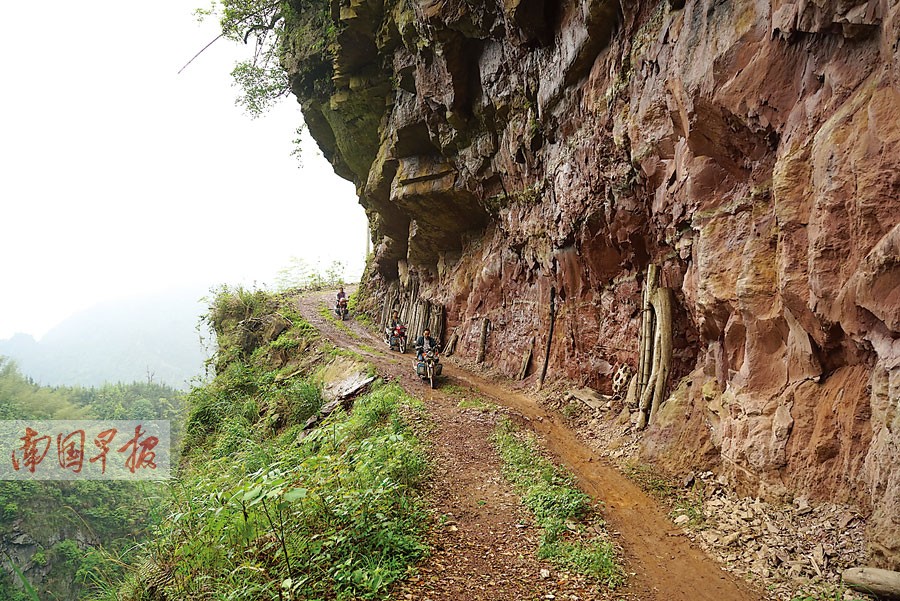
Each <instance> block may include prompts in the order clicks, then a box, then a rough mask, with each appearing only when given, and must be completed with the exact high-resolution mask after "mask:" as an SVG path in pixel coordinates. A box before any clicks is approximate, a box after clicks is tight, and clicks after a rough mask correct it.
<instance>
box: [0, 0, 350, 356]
mask: <svg viewBox="0 0 900 601" xmlns="http://www.w3.org/2000/svg"><path fill="white" fill-rule="evenodd" d="M201 6H204V5H203V4H201V3H200V2H198V3H196V4H195V3H193V2H191V1H187V2H185V1H183V0H182V1H176V0H161V1H159V2H153V3H137V2H121V1H117V0H91V1H90V2H64V1H62V0H51V1H50V2H46V3H42V4H41V5H40V6H39V7H38V6H36V5H31V4H29V3H23V2H18V3H11V4H9V5H8V6H6V7H5V8H4V23H6V24H7V27H6V28H5V32H4V35H3V36H0V57H2V58H0V60H2V64H3V79H4V85H3V88H4V93H3V94H2V96H0V287H2V288H0V289H2V294H0V339H4V338H8V337H10V336H12V335H13V334H14V333H16V332H26V333H29V334H32V335H34V336H35V337H40V336H42V335H43V334H44V333H46V332H47V331H48V330H50V329H51V328H52V327H53V326H55V325H56V324H58V323H59V322H61V321H63V320H64V319H66V318H67V317H68V316H70V315H72V314H74V313H76V312H79V311H82V310H84V309H86V308H88V307H91V306H93V305H96V304H98V303H102V302H108V301H111V300H116V299H122V298H128V297H135V296H140V295H147V294H151V293H157V292H159V291H161V290H165V289H167V288H176V287H181V288H183V287H185V286H190V287H192V288H193V287H196V288H198V289H207V288H209V287H210V286H214V285H217V284H219V283H228V284H238V283H241V284H244V285H248V286H250V285H253V283H254V282H256V283H257V284H259V285H262V284H273V283H274V280H275V276H276V273H277V272H278V270H279V269H281V268H283V267H285V266H287V265H288V264H289V262H290V259H291V257H294V256H296V257H301V258H303V259H304V260H305V261H307V262H308V263H309V264H311V265H315V264H316V263H318V264H319V266H320V267H321V268H322V269H323V270H324V269H325V268H327V267H328V266H329V264H330V263H331V262H332V261H333V260H340V261H343V262H344V263H346V264H347V271H346V275H347V277H348V278H349V279H355V278H357V277H358V276H359V274H360V273H361V271H362V265H363V255H364V252H365V238H366V235H367V234H366V231H367V230H366V220H365V215H364V212H363V210H362V208H361V207H360V206H359V204H358V203H357V200H356V196H355V193H354V188H353V185H352V184H350V183H349V182H346V181H344V180H342V179H340V178H338V177H337V176H336V175H334V173H333V171H332V170H331V167H330V165H328V163H327V161H325V159H324V158H323V157H322V156H321V154H320V153H319V151H318V148H317V147H316V145H315V143H314V142H312V140H311V139H310V138H309V137H308V136H305V140H304V145H303V153H302V154H303V159H302V161H303V168H302V169H298V163H297V159H295V158H294V157H292V156H290V154H291V151H292V149H293V143H292V140H293V139H294V138H295V137H296V134H295V133H294V131H295V129H296V128H297V127H298V126H299V125H300V124H301V122H302V117H301V114H300V109H299V106H298V105H297V103H296V101H295V99H294V98H293V97H288V98H286V99H285V100H283V101H282V103H281V104H280V105H279V106H277V107H276V108H275V109H274V110H272V111H271V112H270V114H268V115H267V116H265V117H263V118H261V119H257V120H251V119H250V118H249V117H247V116H246V115H244V114H243V112H242V110H241V109H240V108H238V107H236V106H235V105H234V99H235V98H236V96H237V94H238V91H237V89H235V88H234V87H233V86H232V82H231V77H230V72H231V69H232V67H233V65H234V63H235V61H236V60H237V59H239V58H241V57H243V56H245V55H246V54H245V53H248V52H250V47H241V46H239V45H235V44H233V43H231V42H229V41H227V40H220V41H219V42H217V43H215V44H214V45H213V46H212V47H211V48H210V49H209V50H207V51H206V52H204V53H203V54H202V55H201V56H200V57H199V58H197V59H196V60H195V61H194V63H193V64H192V65H191V66H189V67H188V68H187V69H186V70H185V71H184V72H183V73H182V74H181V75H177V72H178V70H179V69H180V68H181V66H182V65H184V63H186V62H187V61H188V60H189V59H190V58H191V57H192V56H193V55H194V54H195V53H196V52H197V51H198V50H199V49H200V48H202V47H203V46H204V45H205V44H206V43H207V42H209V41H210V40H211V39H212V38H214V37H215V36H216V35H217V33H218V30H217V24H216V23H215V20H210V21H208V22H205V23H203V24H198V23H197V22H196V20H195V19H194V17H193V16H192V12H193V9H194V8H197V7H201ZM204 7H205V6H204Z"/></svg>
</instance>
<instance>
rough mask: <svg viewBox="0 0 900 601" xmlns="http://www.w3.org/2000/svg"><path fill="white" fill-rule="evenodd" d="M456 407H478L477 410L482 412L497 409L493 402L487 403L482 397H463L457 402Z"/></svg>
mask: <svg viewBox="0 0 900 601" xmlns="http://www.w3.org/2000/svg"><path fill="white" fill-rule="evenodd" d="M457 407H459V408H460V409H478V410H479V411H484V412H492V411H496V410H497V409H499V407H497V405H495V404H494V403H488V402H487V401H485V400H484V399H481V398H478V397H476V398H474V399H463V400H461V401H460V402H459V403H458V404H457Z"/></svg>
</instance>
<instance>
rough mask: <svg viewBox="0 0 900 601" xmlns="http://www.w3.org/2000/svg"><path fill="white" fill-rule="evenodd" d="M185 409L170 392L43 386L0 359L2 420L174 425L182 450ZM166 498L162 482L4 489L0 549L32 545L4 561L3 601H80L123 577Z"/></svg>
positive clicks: (2, 485) (14, 484)
mask: <svg viewBox="0 0 900 601" xmlns="http://www.w3.org/2000/svg"><path fill="white" fill-rule="evenodd" d="M183 410H184V406H183V398H182V393H180V392H179V391H177V390H175V389H173V388H170V387H168V386H162V385H159V384H154V383H149V382H135V383H132V384H107V385H104V386H101V387H99V388H82V387H48V386H41V385H38V384H36V383H34V382H33V381H31V380H30V379H29V378H27V377H26V376H23V375H21V374H20V373H19V371H18V369H17V368H16V366H15V364H14V363H13V362H11V361H8V360H5V359H3V358H2V357H0V419H4V420H28V419H34V420H37V419H40V420H50V419H67V420H71V419H136V420H150V419H153V420H169V421H170V423H171V425H172V429H171V432H172V442H173V446H174V445H175V444H177V442H178V441H179V440H180V438H181V428H180V425H181V424H182V422H183ZM7 460H8V458H7ZM50 460H51V459H50V457H47V458H46V461H48V462H49V461H50ZM165 489H166V487H165V485H163V484H160V483H156V482H122V481H99V480H82V481H73V482H50V481H32V482H25V481H0V543H3V544H4V548H7V549H14V548H17V546H16V545H11V544H9V541H11V540H18V541H21V542H22V543H25V544H24V551H23V550H21V547H19V549H20V550H19V552H18V553H16V557H15V559H13V558H12V557H9V556H0V562H2V563H3V564H4V565H7V566H11V568H12V571H11V572H6V571H3V570H0V599H2V600H6V601H26V600H27V601H32V600H33V599H38V598H39V599H44V598H47V599H51V598H52V599H78V598H82V597H84V596H85V595H89V594H91V591H92V590H94V589H95V587H97V586H102V583H104V582H108V581H110V580H112V579H115V578H117V577H118V576H119V575H120V574H121V570H122V565H123V564H124V563H126V562H128V561H130V559H131V558H132V557H133V553H134V548H135V544H136V542H137V541H140V540H142V539H143V538H144V537H145V536H146V534H147V531H148V529H149V525H150V524H152V523H153V522H154V520H156V519H157V516H156V515H155V513H154V511H155V508H157V507H158V506H159V503H160V502H161V501H160V499H161V497H162V496H163V495H164V494H165ZM32 545H33V552H32V551H31V550H29V547H31V546H32Z"/></svg>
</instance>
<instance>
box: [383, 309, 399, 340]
mask: <svg viewBox="0 0 900 601" xmlns="http://www.w3.org/2000/svg"><path fill="white" fill-rule="evenodd" d="M402 325H403V322H402V321H400V313H399V312H398V311H397V310H396V309H394V310H393V311H391V319H390V320H389V321H388V323H387V325H386V326H385V328H384V335H385V338H386V339H387V340H388V341H389V342H390V340H391V337H392V336H393V335H394V329H395V328H396V327H397V326H402Z"/></svg>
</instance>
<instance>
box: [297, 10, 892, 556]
mask: <svg viewBox="0 0 900 601" xmlns="http://www.w3.org/2000/svg"><path fill="white" fill-rule="evenodd" d="M331 17H332V19H333V20H334V22H335V24H336V27H337V30H338V33H337V43H336V45H335V47H333V48H331V49H330V50H331V51H332V52H333V55H334V56H333V60H331V59H330V58H328V59H325V58H324V57H323V56H321V55H320V56H319V59H320V62H318V63H315V64H313V65H312V66H311V63H310V62H309V58H308V56H309V53H308V52H306V53H303V52H299V51H297V50H296V49H295V52H294V54H296V56H304V57H305V59H304V60H305V62H303V61H300V60H299V59H297V60H292V59H291V58H290V56H289V57H288V58H287V59H286V65H287V67H288V69H289V71H290V72H291V73H293V79H292V81H293V88H294V91H295V93H296V94H297V96H298V98H299V99H300V101H301V103H302V104H303V108H304V114H305V116H306V119H307V124H308V126H309V129H310V131H311V133H312V134H313V136H314V137H315V138H316V140H317V141H318V143H319V145H320V147H321V148H322V150H323V151H324V153H325V154H326V156H327V157H328V158H329V160H330V161H331V162H332V164H333V165H334V167H335V170H336V171H337V172H338V173H339V174H340V175H342V176H343V177H346V178H348V179H351V180H352V181H354V182H355V183H356V185H357V188H358V191H359V197H360V202H361V203H362V204H363V206H364V207H365V208H366V210H367V212H368V215H369V217H370V221H371V225H372V232H373V241H374V242H375V245H376V253H375V257H374V269H375V271H376V274H377V275H376V276H375V277H374V278H373V280H372V281H371V282H370V285H371V286H372V287H374V288H375V289H380V290H388V289H392V290H396V289H397V286H398V285H399V287H400V288H401V289H403V290H409V289H414V290H415V291H416V294H417V295H418V296H417V298H416V299H412V300H417V299H421V301H422V302H424V301H428V302H430V303H433V304H438V305H442V306H443V312H441V313H440V314H441V315H442V316H443V317H442V319H443V320H444V324H443V325H444V328H445V329H444V331H445V339H452V341H453V342H454V343H455V349H456V352H457V353H458V354H460V355H463V356H464V357H466V358H471V359H473V360H475V359H476V358H479V359H481V360H483V362H484V364H485V365H487V366H492V367H494V368H497V369H499V370H501V371H503V372H504V373H506V374H507V375H509V376H511V377H520V376H521V377H524V378H526V379H529V380H532V381H537V380H539V379H542V378H543V377H544V373H545V374H546V378H547V379H548V380H553V379H558V378H570V379H574V380H577V381H580V382H581V383H583V384H587V385H591V386H594V387H596V388H599V389H601V390H603V389H609V387H610V385H611V376H612V373H613V370H614V366H615V365H616V364H617V363H628V364H629V365H630V366H631V367H632V368H635V369H636V368H637V367H638V363H639V357H638V353H639V348H640V347H639V340H640V332H641V320H642V316H643V315H644V314H645V313H646V311H645V310H642V301H641V295H642V288H643V286H644V285H645V283H646V282H645V279H646V273H647V266H648V265H651V264H652V265H655V266H657V267H658V268H659V274H660V275H659V285H660V286H662V287H664V288H666V289H668V290H670V291H671V294H672V299H673V308H672V324H673V327H672V335H673V340H672V362H671V371H670V374H669V378H668V381H667V386H666V389H665V390H666V392H667V396H668V400H666V402H665V403H663V404H662V406H661V407H660V409H659V412H658V413H657V414H656V415H655V417H654V418H653V419H651V423H650V426H649V428H648V429H647V433H646V436H645V439H644V441H645V449H644V452H645V454H646V456H647V457H649V458H651V459H652V460H654V461H656V462H659V463H661V464H662V465H664V466H666V467H668V468H670V469H672V470H676V471H678V470H684V469H687V468H688V467H696V466H698V465H699V464H705V465H706V466H715V467H717V468H718V469H719V470H720V471H722V472H724V473H725V474H727V475H728V476H729V478H730V479H731V481H732V483H733V484H734V485H735V486H736V487H737V488H738V489H739V490H741V491H744V492H746V493H747V494H753V495H763V496H766V497H769V498H776V499H777V498H783V497H788V496H791V495H804V496H807V497H810V498H812V499H815V498H819V499H825V498H827V499H832V500H838V501H848V502H853V503H857V504H859V505H860V506H861V507H863V508H865V509H866V510H868V511H871V515H872V519H871V520H870V524H871V528H870V539H871V550H872V553H873V557H874V559H875V561H876V562H877V563H879V564H881V565H884V566H890V567H893V568H898V567H900V407H898V402H900V48H898V37H900V3H898V2H897V1H896V0H869V1H858V0H815V1H812V0H794V1H790V0H771V1H769V2H764V1H745V2H727V1H723V0H688V1H684V0H681V1H677V0H663V1H662V2H644V1H640V2H629V3H620V2H612V1H607V0H564V1H562V2H551V1H549V0H333V1H332V5H331ZM551 333H552V334H551ZM482 349H483V350H482Z"/></svg>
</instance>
